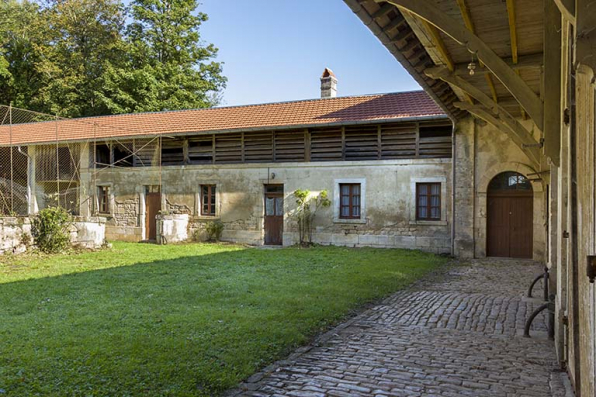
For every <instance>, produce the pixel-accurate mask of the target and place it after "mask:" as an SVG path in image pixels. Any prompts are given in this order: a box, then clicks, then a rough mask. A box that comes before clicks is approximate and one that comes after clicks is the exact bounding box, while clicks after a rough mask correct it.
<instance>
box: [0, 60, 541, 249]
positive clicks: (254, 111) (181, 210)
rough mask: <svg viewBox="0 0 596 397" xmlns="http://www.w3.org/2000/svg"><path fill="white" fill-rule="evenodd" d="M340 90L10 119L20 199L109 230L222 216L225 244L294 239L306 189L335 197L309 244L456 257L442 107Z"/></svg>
mask: <svg viewBox="0 0 596 397" xmlns="http://www.w3.org/2000/svg"><path fill="white" fill-rule="evenodd" d="M336 92H337V79H336V77H335V75H334V74H333V72H331V71H330V70H328V69H326V70H325V72H324V74H323V76H322V77H321V97H322V98H321V99H316V100H307V101H295V102H286V103H272V104H263V105H253V106H237V107H222V108H214V109H203V110H186V111H175V112H160V113H144V114H132V115H121V116H109V117H95V118H85V119H78V120H60V121H55V122H54V121H52V122H42V123H25V124H15V125H13V126H12V127H11V131H10V133H11V135H10V136H11V142H12V145H13V147H14V146H17V147H19V150H20V151H26V154H27V156H26V157H25V156H24V155H23V154H21V153H15V154H14V155H13V156H12V157H11V158H12V160H13V162H15V161H16V163H18V162H19V161H21V162H24V163H23V164H24V166H21V167H19V166H18V165H17V168H20V172H21V173H23V172H24V174H23V175H22V176H21V177H20V179H21V180H22V181H25V182H21V183H22V185H23V189H25V188H26V187H28V189H29V191H30V193H29V194H28V195H26V198H25V200H26V201H27V203H26V205H23V206H22V208H23V209H25V210H26V211H27V212H29V213H35V212H37V211H38V210H39V209H40V208H43V207H45V206H48V205H53V204H56V203H54V202H53V201H52V198H53V197H58V203H57V204H60V205H63V206H66V207H68V208H69V209H70V210H71V211H73V212H74V213H76V214H77V215H79V216H81V217H83V218H88V217H98V216H99V217H105V218H106V219H107V223H106V237H107V239H108V240H127V241H145V240H158V241H159V242H177V241H182V240H187V239H190V238H192V237H197V236H198V237H199V238H203V237H205V236H204V232H203V229H204V227H205V224H206V223H207V222H210V221H214V220H219V221H221V222H222V223H223V224H224V230H223V236H222V237H223V240H226V241H234V242H240V243H247V244H254V245H263V244H265V245H293V244H296V243H298V232H297V221H296V219H295V217H293V216H292V215H293V212H294V211H295V207H296V205H295V198H294V197H293V192H294V191H296V190H298V189H308V190H310V191H311V192H312V194H313V195H318V194H319V193H320V192H322V191H327V192H328V194H329V197H330V198H331V200H332V202H333V205H332V206H330V207H329V208H322V209H321V210H320V211H319V212H318V213H317V216H316V218H315V221H314V225H313V226H314V229H313V241H314V242H316V243H321V244H335V245H346V246H377V247H402V248H420V249H423V250H426V251H431V252H436V253H451V251H452V239H451V235H452V226H453V219H452V215H453V209H452V207H453V201H452V194H451V193H452V192H453V189H452V177H453V166H452V149H453V148H452V146H453V141H452V138H451V137H452V129H453V128H452V123H451V121H450V120H449V118H448V117H447V115H445V113H444V112H443V111H442V110H441V109H440V108H439V107H438V106H437V105H436V104H435V103H434V102H433V100H432V99H431V98H430V97H429V96H428V95H427V94H426V93H424V92H423V91H417V92H402V93H394V94H381V95H369V96H358V97H341V98H338V97H336ZM2 128H4V129H6V127H2ZM5 132H6V131H5ZM0 135H2V134H0ZM6 135H8V134H6ZM6 135H4V136H6ZM60 151H62V153H58V155H59V158H60V159H61V160H58V161H52V160H55V158H56V153H57V152H60ZM4 159H5V161H7V160H8V159H9V157H8V156H5V157H4ZM15 159H16V160H15ZM27 159H29V160H28V162H27ZM48 163H49V164H51V165H50V166H46V165H47V164H48ZM56 163H57V167H55V166H54V164H56ZM27 164H28V165H27ZM27 169H28V171H27ZM56 169H58V171H56ZM56 174H58V176H56ZM55 180H58V182H57V183H61V184H62V185H61V187H59V188H57V187H56V182H55ZM27 181H28V182H27ZM13 190H14V189H13ZM538 245H540V244H538Z"/></svg>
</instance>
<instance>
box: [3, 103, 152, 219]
mask: <svg viewBox="0 0 596 397" xmlns="http://www.w3.org/2000/svg"><path fill="white" fill-rule="evenodd" d="M100 119H101V118H100ZM100 130H101V131H103V135H104V136H105V135H106V131H107V132H108V133H110V135H111V134H113V135H114V137H111V138H110V140H109V141H106V140H105V139H96V137H95V135H96V132H97V131H100ZM126 134H127V131H126V128H122V127H118V126H115V125H112V124H111V123H110V119H109V118H105V119H104V121H103V122H101V121H99V120H98V119H97V118H95V119H93V120H90V119H78V120H72V119H64V118H60V117H57V116H52V115H47V114H42V113H38V112H33V111H30V110H25V109H19V108H15V107H12V106H5V105H0V216H23V215H29V214H34V213H36V212H38V211H39V210H41V209H44V208H47V207H62V208H65V209H67V210H68V211H69V212H70V213H72V214H73V215H79V214H80V213H81V212H82V211H83V210H84V211H85V213H86V214H96V213H99V212H101V211H100V210H101V208H99V203H98V202H97V200H98V196H99V190H98V189H99V187H100V185H101V184H98V179H99V176H100V174H101V173H102V172H106V171H107V170H111V169H114V168H121V167H122V168H126V167H132V166H133V165H134V166H141V167H143V166H151V165H158V164H160V162H161V159H160V158H155V157H156V156H160V154H161V152H160V151H159V150H158V149H159V147H160V141H161V138H159V137H155V138H149V139H136V140H133V139H125V138H123V139H118V138H117V137H118V136H126ZM77 137H80V139H77ZM154 184H157V185H160V184H161V180H159V181H154Z"/></svg>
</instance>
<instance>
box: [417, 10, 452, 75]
mask: <svg viewBox="0 0 596 397" xmlns="http://www.w3.org/2000/svg"><path fill="white" fill-rule="evenodd" d="M422 24H423V25H424V28H425V29H426V31H427V33H428V35H429V38H430V41H431V42H432V43H433V45H434V46H435V48H436V49H437V51H438V52H439V54H441V58H442V60H443V62H444V63H445V66H447V69H449V70H450V71H452V72H453V70H454V69H455V66H454V63H453V60H452V59H451V55H449V51H448V50H447V47H446V46H445V42H444V41H443V39H442V38H441V35H440V34H439V31H438V30H437V28H436V27H434V26H433V25H431V24H430V23H428V22H426V21H424V20H423V21H422Z"/></svg>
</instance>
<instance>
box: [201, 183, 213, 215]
mask: <svg viewBox="0 0 596 397" xmlns="http://www.w3.org/2000/svg"><path fill="white" fill-rule="evenodd" d="M201 215H203V216H215V185H201Z"/></svg>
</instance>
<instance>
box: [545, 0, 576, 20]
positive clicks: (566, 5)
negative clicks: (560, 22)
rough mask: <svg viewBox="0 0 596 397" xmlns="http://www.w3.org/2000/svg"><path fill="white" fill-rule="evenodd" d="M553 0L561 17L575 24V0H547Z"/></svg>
mask: <svg viewBox="0 0 596 397" xmlns="http://www.w3.org/2000/svg"><path fill="white" fill-rule="evenodd" d="M547 1H554V3H555V5H556V6H557V8H558V9H559V12H560V13H561V15H563V17H564V18H565V19H566V20H568V21H569V22H570V23H571V24H573V25H575V0H547Z"/></svg>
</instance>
